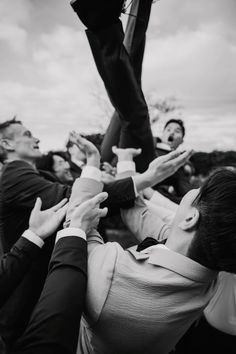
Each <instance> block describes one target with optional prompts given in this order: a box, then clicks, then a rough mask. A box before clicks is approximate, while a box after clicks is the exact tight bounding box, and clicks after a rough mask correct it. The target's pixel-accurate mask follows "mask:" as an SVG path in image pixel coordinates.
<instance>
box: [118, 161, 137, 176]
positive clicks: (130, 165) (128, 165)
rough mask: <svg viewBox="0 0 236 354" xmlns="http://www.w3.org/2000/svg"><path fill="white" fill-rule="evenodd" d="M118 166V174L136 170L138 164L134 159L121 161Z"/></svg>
mask: <svg viewBox="0 0 236 354" xmlns="http://www.w3.org/2000/svg"><path fill="white" fill-rule="evenodd" d="M116 167H117V174H120V173H123V172H127V171H132V172H136V166H135V163H134V161H119V162H118V163H117V166H116Z"/></svg>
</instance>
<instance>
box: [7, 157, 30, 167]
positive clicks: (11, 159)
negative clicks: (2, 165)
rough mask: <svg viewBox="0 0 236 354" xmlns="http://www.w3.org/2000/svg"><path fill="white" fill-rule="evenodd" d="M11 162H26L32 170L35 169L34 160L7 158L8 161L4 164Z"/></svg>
mask: <svg viewBox="0 0 236 354" xmlns="http://www.w3.org/2000/svg"><path fill="white" fill-rule="evenodd" d="M12 161H24V162H27V163H28V164H29V165H31V166H32V167H33V168H34V169H36V162H35V161H34V160H30V159H27V158H23V157H19V156H14V155H13V156H8V159H7V160H6V163H9V162H12Z"/></svg>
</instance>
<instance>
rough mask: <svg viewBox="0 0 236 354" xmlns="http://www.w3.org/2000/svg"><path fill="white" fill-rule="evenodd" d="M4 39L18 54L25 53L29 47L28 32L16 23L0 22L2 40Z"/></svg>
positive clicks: (0, 39)
mask: <svg viewBox="0 0 236 354" xmlns="http://www.w3.org/2000/svg"><path fill="white" fill-rule="evenodd" d="M1 41H4V42H5V43H6V44H7V45H9V47H10V48H11V49H12V50H13V51H14V52H16V53H17V54H24V53H25V51H26V48H27V32H26V31H25V30H24V29H23V28H21V27H19V26H17V25H14V24H4V23H0V42H1Z"/></svg>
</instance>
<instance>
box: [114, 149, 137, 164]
mask: <svg viewBox="0 0 236 354" xmlns="http://www.w3.org/2000/svg"><path fill="white" fill-rule="evenodd" d="M112 152H113V154H115V155H116V156H117V157H118V161H133V159H134V157H136V156H138V155H140V154H141V152H142V149H134V148H127V149H121V148H118V147H117V146H113V147H112Z"/></svg>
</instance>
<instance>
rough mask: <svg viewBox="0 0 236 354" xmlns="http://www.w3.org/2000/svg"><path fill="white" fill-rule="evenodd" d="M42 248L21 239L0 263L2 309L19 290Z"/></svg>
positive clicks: (0, 303) (0, 301)
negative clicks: (16, 290)
mask: <svg viewBox="0 0 236 354" xmlns="http://www.w3.org/2000/svg"><path fill="white" fill-rule="evenodd" d="M40 250H41V249H40V247H38V246H37V245H35V244H34V243H33V242H30V241H29V240H27V239H26V238H24V237H21V238H20V239H19V240H18V241H17V242H16V243H15V244H14V246H13V247H12V249H11V251H10V252H9V253H7V254H5V255H4V256H3V257H2V259H1V261H0V307H1V306H3V305H4V303H5V302H6V301H7V300H8V298H9V297H10V295H11V294H12V293H13V291H14V290H15V289H16V288H17V286H18V285H19V283H20V282H21V280H22V279H23V278H24V275H25V274H26V273H27V271H28V270H29V268H30V266H31V264H32V263H33V261H34V260H35V259H36V258H37V256H38V255H39V254H40Z"/></svg>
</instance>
